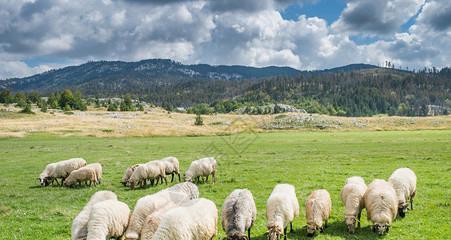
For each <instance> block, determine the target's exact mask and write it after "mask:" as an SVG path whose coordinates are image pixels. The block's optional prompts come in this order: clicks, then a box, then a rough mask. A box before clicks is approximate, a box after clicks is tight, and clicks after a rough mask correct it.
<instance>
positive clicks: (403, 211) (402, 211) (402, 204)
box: [398, 201, 408, 218]
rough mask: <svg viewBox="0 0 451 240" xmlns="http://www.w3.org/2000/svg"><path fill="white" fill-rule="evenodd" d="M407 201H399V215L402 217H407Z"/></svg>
mask: <svg viewBox="0 0 451 240" xmlns="http://www.w3.org/2000/svg"><path fill="white" fill-rule="evenodd" d="M407 206H408V205H407V203H406V202H405V201H402V202H399V204H398V215H399V216H400V217H402V218H403V217H405V216H406V212H407Z"/></svg>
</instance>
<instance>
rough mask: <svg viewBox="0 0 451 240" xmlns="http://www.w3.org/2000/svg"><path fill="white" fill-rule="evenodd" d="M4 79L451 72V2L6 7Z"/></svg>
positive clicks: (61, 2) (1, 43) (174, 0)
mask: <svg viewBox="0 0 451 240" xmlns="http://www.w3.org/2000/svg"><path fill="white" fill-rule="evenodd" d="M0 19H1V21H0V79H5V78H10V77H22V76H27V75H31V74H34V73H39V72H42V71H46V70H49V69H52V68H59V67H63V66H67V65H73V64H80V63H83V62H86V61H90V60H124V61H136V60H141V59H147V58H171V59H174V60H177V61H180V62H182V63H209V64H243V65H252V66H268V65H277V66H291V67H295V68H298V69H303V70H304V69H322V68H330V67H336V66H341V65H345V64H350V63H358V62H363V63H371V64H375V65H381V64H382V63H383V62H384V61H386V60H389V61H391V62H393V63H395V65H396V66H402V67H403V68H405V67H409V69H412V68H422V67H424V66H437V67H443V66H449V65H451V64H450V63H451V61H450V59H451V1H449V0H377V1H376V0H208V1H207V0H198V1H187V0H76V1H74V0H0Z"/></svg>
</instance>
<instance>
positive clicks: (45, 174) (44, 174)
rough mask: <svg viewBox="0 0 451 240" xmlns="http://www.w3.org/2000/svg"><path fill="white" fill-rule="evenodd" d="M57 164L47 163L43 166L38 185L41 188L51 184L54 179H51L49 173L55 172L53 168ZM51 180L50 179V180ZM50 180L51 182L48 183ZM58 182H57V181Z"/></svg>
mask: <svg viewBox="0 0 451 240" xmlns="http://www.w3.org/2000/svg"><path fill="white" fill-rule="evenodd" d="M57 164H58V163H49V164H47V166H45V168H44V170H43V171H42V173H41V174H40V175H39V178H38V179H39V183H40V184H41V186H43V187H44V186H48V185H49V184H50V183H53V180H54V179H55V178H53V177H51V173H52V172H53V171H54V170H55V167H56V165H57ZM50 178H51V179H50ZM50 180H51V182H50ZM57 181H58V180H57Z"/></svg>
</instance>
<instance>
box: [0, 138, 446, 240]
mask: <svg viewBox="0 0 451 240" xmlns="http://www.w3.org/2000/svg"><path fill="white" fill-rule="evenodd" d="M169 155H172V156H176V157H177V158H179V160H180V162H181V167H182V169H186V168H187V166H188V165H189V163H190V161H191V160H193V159H196V158H199V157H202V156H207V155H208V156H210V155H211V156H216V157H217V159H218V162H219V167H218V169H219V170H218V182H217V183H216V184H214V185H212V184H201V185H200V192H201V196H202V197H206V198H209V199H211V200H213V201H214V202H215V203H216V204H217V206H218V209H219V210H220V209H221V206H222V203H223V201H224V199H225V197H226V196H227V195H228V194H229V193H230V192H231V191H232V190H233V189H235V188H248V189H250V190H251V191H252V192H253V194H254V198H255V201H256V203H257V209H258V216H257V221H256V223H255V227H254V229H253V230H252V235H253V236H255V238H253V239H266V235H265V232H266V228H265V202H266V199H267V198H268V196H269V194H270V193H271V190H272V188H273V187H274V185H275V184H277V183H285V182H286V183H291V184H294V185H295V187H296V192H297V196H298V199H299V202H300V205H301V216H300V217H298V218H296V219H295V222H294V227H295V230H296V231H295V232H294V233H292V234H290V235H289V239H300V238H301V239H306V230H305V227H304V226H305V216H304V201H305V199H306V197H307V196H308V194H309V193H310V192H311V191H312V190H314V189H319V188H326V189H327V190H328V191H329V192H330V193H331V196H332V201H333V213H332V217H331V220H330V221H329V222H330V226H329V228H327V229H326V231H325V233H323V234H321V235H319V236H318V237H317V239H376V238H378V237H376V236H375V235H374V234H373V233H372V232H371V230H370V225H369V222H368V221H367V220H366V213H365V212H364V214H363V216H362V218H363V219H364V220H363V223H362V228H361V229H360V230H358V231H357V233H356V234H354V235H349V234H348V233H347V232H346V227H345V225H344V223H343V205H342V203H341V201H340V197H339V193H340V189H341V187H342V186H343V184H344V181H345V179H346V178H347V177H349V176H353V175H360V176H363V177H364V178H365V180H366V181H367V183H369V182H370V181H372V179H374V178H384V179H387V178H388V176H389V175H390V174H391V172H392V171H393V170H394V169H396V168H398V167H402V166H408V167H410V168H412V169H413V170H414V171H415V172H416V173H417V176H418V190H417V197H416V199H415V210H414V211H412V212H409V213H408V214H407V217H406V218H405V219H402V220H399V221H396V222H395V223H394V224H393V227H392V229H391V230H390V233H389V234H388V235H387V236H386V237H384V239H449V237H450V236H451V228H450V223H451V211H450V200H451V198H450V196H451V131H450V130H441V131H437V130H428V131H357V132H299V131H285V132H272V133H258V134H253V133H245V134H236V135H224V136H201V137H186V136H185V137H181V136H177V137H114V138H112V137H110V138H108V137H104V138H96V137H87V136H55V135H50V134H30V135H28V136H26V137H22V138H14V137H5V138H0V176H1V177H0V233H1V236H2V237H1V238H2V239H69V237H70V225H71V221H72V219H73V218H74V217H75V216H76V215H77V214H78V212H79V211H80V210H81V208H82V207H83V206H84V204H85V203H86V201H87V200H88V198H89V197H90V195H92V194H93V193H94V192H95V191H97V190H101V189H108V190H112V191H114V192H116V193H117V194H118V196H119V198H120V200H122V201H124V202H126V203H127V204H128V205H129V206H130V208H133V207H134V204H135V202H136V200H137V199H139V198H140V197H142V196H144V195H146V194H150V193H153V192H156V191H158V190H161V189H163V188H164V187H165V186H162V185H159V186H158V187H154V188H147V189H138V190H135V191H130V190H129V189H126V188H124V187H122V185H121V184H120V183H119V181H120V178H121V176H122V173H123V170H124V169H125V168H126V167H127V166H128V165H131V164H132V163H138V162H144V161H148V160H151V159H158V158H162V157H164V156H169ZM77 156H80V157H83V158H85V159H86V160H87V161H88V162H100V163H102V164H103V166H104V178H103V183H102V184H101V185H100V186H98V187H96V188H94V187H92V188H88V187H86V188H79V189H67V188H61V187H46V188H41V187H38V181H37V180H36V177H37V176H38V175H39V173H40V172H41V170H42V169H43V168H44V166H45V165H46V164H47V163H49V162H54V161H57V160H62V159H67V158H71V157H77ZM172 184H173V183H172ZM172 184H171V185H172ZM218 226H220V222H219V223H218ZM219 229H221V228H220V227H219ZM223 236H224V233H223V231H222V229H221V230H220V231H219V238H218V239H222V237H223Z"/></svg>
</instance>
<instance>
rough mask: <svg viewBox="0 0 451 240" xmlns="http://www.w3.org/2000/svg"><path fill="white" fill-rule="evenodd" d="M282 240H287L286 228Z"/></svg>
mask: <svg viewBox="0 0 451 240" xmlns="http://www.w3.org/2000/svg"><path fill="white" fill-rule="evenodd" d="M283 239H284V240H287V227H285V228H284V229H283Z"/></svg>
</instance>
